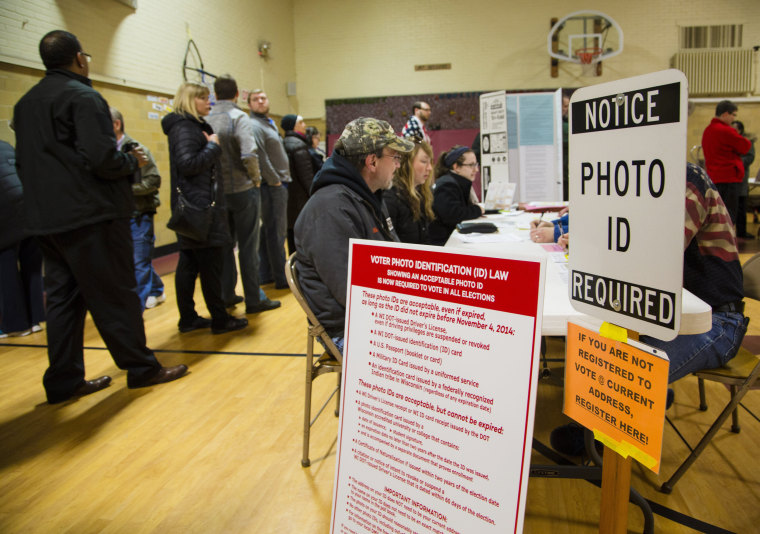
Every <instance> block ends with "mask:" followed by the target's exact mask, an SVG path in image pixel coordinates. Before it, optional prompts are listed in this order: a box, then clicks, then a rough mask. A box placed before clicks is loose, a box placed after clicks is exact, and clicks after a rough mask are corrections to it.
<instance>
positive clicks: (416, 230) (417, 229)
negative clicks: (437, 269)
mask: <svg viewBox="0 0 760 534" xmlns="http://www.w3.org/2000/svg"><path fill="white" fill-rule="evenodd" d="M432 185H433V149H432V148H431V147H430V145H429V144H428V143H426V142H424V141H423V142H421V143H415V145H414V149H413V150H412V151H411V152H410V153H409V154H407V155H405V157H404V160H403V161H402V162H401V166H400V167H399V168H398V170H397V171H396V174H395V175H394V176H393V186H392V187H391V189H390V191H388V192H387V193H386V194H385V195H384V197H383V198H384V200H385V205H386V207H387V208H388V214H389V215H390V217H391V220H392V221H393V228H394V229H395V230H396V233H397V234H398V237H399V239H401V241H403V242H404V243H419V244H423V245H427V244H429V243H430V239H429V237H428V225H429V224H430V221H432V220H433V218H434V215H433V191H432V189H431V188H432Z"/></svg>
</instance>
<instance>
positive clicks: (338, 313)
mask: <svg viewBox="0 0 760 534" xmlns="http://www.w3.org/2000/svg"><path fill="white" fill-rule="evenodd" d="M413 148H414V143H412V142H411V141H407V140H405V139H402V138H400V137H398V136H397V135H396V134H395V133H394V131H393V128H392V127H391V125H390V124H388V123H387V122H385V121H381V120H378V119H372V118H366V117H362V118H360V119H356V120H354V121H351V122H350V123H349V124H348V125H347V126H346V129H345V130H343V133H342V134H341V136H340V139H338V141H337V142H336V143H335V147H334V150H333V154H332V156H331V157H330V158H328V159H327V161H325V164H324V166H323V167H322V169H321V170H320V172H319V173H318V174H317V175H316V176H315V178H314V182H313V183H312V186H311V197H310V198H309V201H308V202H307V203H306V206H304V208H303V210H301V214H300V215H299V216H298V220H297V221H296V225H295V241H296V261H297V268H298V278H299V280H300V282H301V287H302V289H303V292H304V296H305V297H306V300H307V302H308V303H309V306H310V307H311V309H312V310H313V311H314V313H315V314H316V316H317V318H318V319H319V321H320V322H321V323H322V326H324V328H325V330H326V331H327V333H328V334H329V335H330V337H331V338H333V341H335V343H336V345H337V346H338V348H339V349H340V350H341V352H342V351H343V336H344V332H343V323H344V321H345V315H346V279H347V277H348V240H349V239H351V238H352V237H353V238H357V239H376V240H378V241H398V237H397V236H396V232H394V231H393V226H392V224H391V222H390V217H388V213H387V212H386V210H385V206H384V205H383V202H382V192H383V190H385V189H388V188H390V186H391V183H392V180H393V174H394V172H395V171H396V169H397V168H398V167H399V162H400V160H401V154H400V153H405V152H411V150H412V149H413Z"/></svg>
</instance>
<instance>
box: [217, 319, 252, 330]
mask: <svg viewBox="0 0 760 534" xmlns="http://www.w3.org/2000/svg"><path fill="white" fill-rule="evenodd" d="M246 326H248V319H246V318H245V317H241V318H237V317H230V318H229V319H227V321H225V323H224V324H222V325H219V326H211V333H212V334H226V333H227V332H232V331H233V330H242V329H243V328H245V327H246Z"/></svg>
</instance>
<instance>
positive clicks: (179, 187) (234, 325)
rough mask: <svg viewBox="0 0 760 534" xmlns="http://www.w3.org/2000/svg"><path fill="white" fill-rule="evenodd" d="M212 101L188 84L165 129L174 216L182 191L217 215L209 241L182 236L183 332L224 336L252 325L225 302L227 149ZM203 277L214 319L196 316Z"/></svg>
mask: <svg viewBox="0 0 760 534" xmlns="http://www.w3.org/2000/svg"><path fill="white" fill-rule="evenodd" d="M208 97H209V90H208V88H207V87H205V86H203V85H201V84H198V83H195V82H185V83H183V84H182V85H180V86H179V89H178V90H177V95H176V96H175V97H174V112H173V113H169V114H168V115H167V116H166V117H164V118H163V120H162V121H161V127H162V128H163V130H164V133H165V134H166V135H167V136H168V138H169V163H170V167H171V190H172V195H171V208H172V213H174V212H175V210H176V209H177V199H178V196H179V192H180V191H181V194H182V197H183V199H184V200H185V201H186V202H187V203H189V204H191V205H192V206H195V207H197V208H200V209H202V210H206V209H209V210H211V212H212V216H211V225H210V228H209V230H208V233H207V235H206V236H205V237H197V236H196V238H191V237H188V236H187V235H182V234H180V233H177V243H178V244H179V262H178V263H177V270H176V273H175V275H174V283H175V287H176V291H177V307H178V308H179V325H178V326H179V331H180V332H190V331H192V330H198V329H200V328H208V327H211V332H212V333H214V334H222V333H224V332H230V331H232V330H240V329H241V328H245V327H246V326H247V325H248V320H247V319H245V318H239V319H238V318H235V317H232V316H231V315H230V314H228V313H227V310H226V309H225V307H224V301H223V300H222V261H223V260H222V258H223V247H224V246H225V245H227V244H229V243H230V241H231V237H230V230H229V226H228V223H227V217H226V213H225V209H224V191H223V190H222V181H221V180H219V179H218V177H217V173H218V171H219V169H218V164H219V157H220V156H221V153H222V148H221V147H220V146H219V138H218V137H217V135H216V134H215V133H214V130H213V129H212V128H211V126H210V125H209V124H208V123H207V122H206V121H205V120H204V119H203V117H205V116H206V115H208V114H209V112H210V111H211V104H210V103H209V98H208ZM199 274H200V278H201V290H202V292H203V299H204V300H205V301H206V307H207V308H208V310H209V312H210V313H211V320H209V319H206V318H204V317H201V316H199V315H198V313H197V312H196V311H195V301H194V300H193V293H194V292H195V279H196V278H197V277H198V275H199Z"/></svg>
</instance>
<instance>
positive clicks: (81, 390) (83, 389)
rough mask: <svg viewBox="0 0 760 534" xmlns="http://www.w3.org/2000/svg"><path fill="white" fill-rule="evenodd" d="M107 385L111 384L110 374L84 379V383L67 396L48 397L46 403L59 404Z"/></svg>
mask: <svg viewBox="0 0 760 534" xmlns="http://www.w3.org/2000/svg"><path fill="white" fill-rule="evenodd" d="M109 385H111V377H110V376H101V377H99V378H96V379H95V380H85V381H84V384H82V385H81V386H79V387H78V388H76V389H75V390H74V392H73V393H72V394H71V395H69V396H68V397H64V398H62V399H48V404H59V403H61V402H66V401H67V400H71V399H76V398H79V397H84V396H85V395H89V394H90V393H95V392H96V391H100V390H101V389H104V388H107V387H108V386H109Z"/></svg>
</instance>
